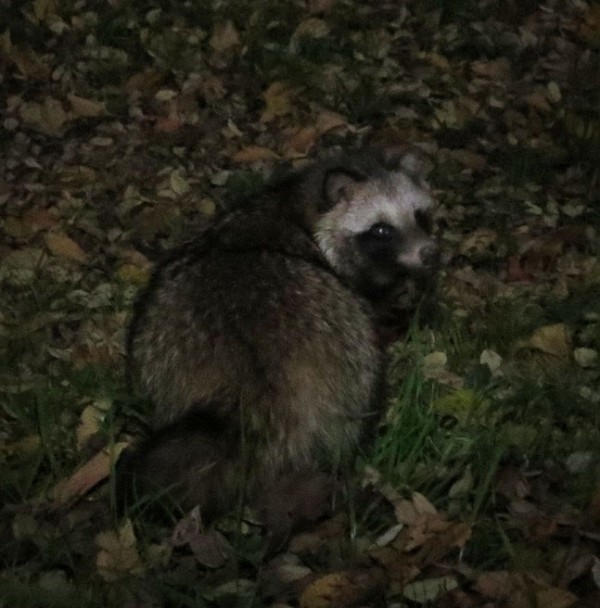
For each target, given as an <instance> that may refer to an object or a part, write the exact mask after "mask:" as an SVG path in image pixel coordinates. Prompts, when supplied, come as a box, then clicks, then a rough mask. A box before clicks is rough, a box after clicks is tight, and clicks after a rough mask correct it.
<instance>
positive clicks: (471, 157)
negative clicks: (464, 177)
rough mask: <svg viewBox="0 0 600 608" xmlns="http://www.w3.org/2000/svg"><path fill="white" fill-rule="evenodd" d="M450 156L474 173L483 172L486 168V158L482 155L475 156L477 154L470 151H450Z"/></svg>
mask: <svg viewBox="0 0 600 608" xmlns="http://www.w3.org/2000/svg"><path fill="white" fill-rule="evenodd" d="M449 156H450V157H451V158H453V159H454V160H456V161H458V162H459V163H460V164H461V165H464V166H465V167H467V168H468V169H473V170H474V171H481V170H482V169H485V166H486V160H485V157H483V156H481V154H475V152H471V151H470V150H464V149H461V150H450V153H449Z"/></svg>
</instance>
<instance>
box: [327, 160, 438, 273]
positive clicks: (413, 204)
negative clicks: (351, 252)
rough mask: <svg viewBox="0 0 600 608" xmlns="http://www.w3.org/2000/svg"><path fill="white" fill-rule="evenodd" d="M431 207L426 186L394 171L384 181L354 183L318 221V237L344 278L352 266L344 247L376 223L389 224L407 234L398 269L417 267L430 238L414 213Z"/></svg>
mask: <svg viewBox="0 0 600 608" xmlns="http://www.w3.org/2000/svg"><path fill="white" fill-rule="evenodd" d="M432 207H433V198H432V196H431V194H430V193H429V191H428V189H427V188H426V186H424V185H423V186H421V185H419V184H417V182H416V181H414V180H413V179H412V178H411V177H409V176H408V175H407V174H405V173H404V172H402V171H392V172H390V173H389V174H388V175H386V178H385V179H382V178H377V179H374V180H366V181H365V182H355V183H353V184H351V185H350V187H347V188H345V189H344V192H342V193H341V194H340V198H339V202H338V203H337V204H336V205H335V206H334V207H333V208H332V209H331V210H330V211H329V212H327V213H325V214H324V215H323V216H322V217H321V218H320V219H319V221H318V222H317V225H316V232H315V237H316V240H317V243H318V245H319V247H320V248H321V250H322V252H323V254H324V255H325V257H326V258H327V260H328V262H329V263H330V264H331V266H332V267H333V268H334V269H335V270H336V271H337V272H339V273H340V274H341V275H344V274H345V273H346V271H347V270H348V268H350V267H351V266H352V264H349V263H348V262H349V261H348V260H347V259H346V257H345V256H346V255H347V253H348V251H347V248H346V247H344V244H345V243H348V241H351V240H352V239H354V237H356V236H358V235H359V234H361V233H363V232H365V231H367V230H369V228H370V227H371V226H373V225H374V224H378V223H386V224H390V225H391V226H394V227H395V228H397V229H398V230H399V231H400V232H402V233H404V234H406V235H408V238H406V239H405V242H404V243H403V248H402V251H400V252H399V255H398V259H397V261H398V264H399V266H403V267H405V268H418V267H419V266H420V265H421V258H420V251H421V250H422V248H423V247H426V246H428V245H430V244H431V239H430V237H428V236H427V235H426V234H424V233H423V231H422V230H421V229H420V228H419V227H418V226H417V224H416V220H415V212H416V211H422V212H428V211H429V210H430V209H431V208H432Z"/></svg>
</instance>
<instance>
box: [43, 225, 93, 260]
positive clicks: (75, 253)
mask: <svg viewBox="0 0 600 608" xmlns="http://www.w3.org/2000/svg"><path fill="white" fill-rule="evenodd" d="M45 241H46V247H48V249H49V250H50V252H51V253H52V254H54V255H55V256H57V257H59V258H66V259H68V260H73V261H75V262H79V263H81V264H85V263H86V262H87V261H88V255H87V253H86V252H85V251H83V249H82V248H81V247H80V246H79V245H78V244H77V243H76V242H75V241H74V240H73V239H72V238H70V237H68V236H67V235H66V234H62V233H60V232H49V233H48V234H47V235H46V238H45Z"/></svg>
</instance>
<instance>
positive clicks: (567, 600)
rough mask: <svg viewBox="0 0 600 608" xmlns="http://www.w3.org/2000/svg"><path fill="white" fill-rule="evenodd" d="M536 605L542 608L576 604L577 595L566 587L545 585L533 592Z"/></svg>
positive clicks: (561, 607)
mask: <svg viewBox="0 0 600 608" xmlns="http://www.w3.org/2000/svg"><path fill="white" fill-rule="evenodd" d="M535 599H536V603H535V605H536V606H543V607H544V608H569V606H574V605H575V604H577V601H578V600H577V596H576V595H573V594H572V593H570V592H569V591H567V590H566V589H560V588H559V587H546V588H543V589H537V590H536V592H535Z"/></svg>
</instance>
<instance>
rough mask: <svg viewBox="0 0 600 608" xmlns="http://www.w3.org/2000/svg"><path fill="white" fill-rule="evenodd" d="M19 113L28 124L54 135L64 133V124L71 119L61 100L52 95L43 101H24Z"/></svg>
mask: <svg viewBox="0 0 600 608" xmlns="http://www.w3.org/2000/svg"><path fill="white" fill-rule="evenodd" d="M19 113H20V115H21V118H22V119H23V121H24V122H25V123H26V124H29V125H31V126H32V127H35V128H37V129H38V130H39V131H41V132H42V133H44V134H45V135H52V136H58V135H62V133H63V125H64V124H65V122H67V120H69V116H68V114H67V113H66V112H65V110H64V109H63V107H62V104H61V103H60V101H58V100H57V99H53V98H52V97H45V98H44V100H43V102H42V103H37V102H28V103H23V104H22V105H21V107H20V108H19Z"/></svg>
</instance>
